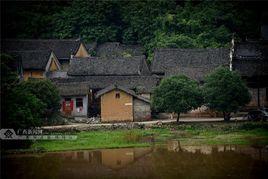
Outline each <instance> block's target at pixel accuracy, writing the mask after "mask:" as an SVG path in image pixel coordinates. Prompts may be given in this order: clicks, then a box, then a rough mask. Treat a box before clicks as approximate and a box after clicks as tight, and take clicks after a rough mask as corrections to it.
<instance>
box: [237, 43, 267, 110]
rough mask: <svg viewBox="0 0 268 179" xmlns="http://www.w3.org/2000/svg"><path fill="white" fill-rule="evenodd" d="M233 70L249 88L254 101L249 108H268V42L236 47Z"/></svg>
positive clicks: (243, 44) (244, 44)
mask: <svg viewBox="0 0 268 179" xmlns="http://www.w3.org/2000/svg"><path fill="white" fill-rule="evenodd" d="M232 70H235V71H237V72H238V73H239V74H240V75H241V77H242V78H243V79H244V80H245V82H246V84H247V86H248V87H249V90H250V93H251V96H252V99H251V102H250V103H249V104H248V105H247V107H248V108H257V107H267V106H268V41H259V40H258V41H245V42H240V43H236V44H235V45H234V54H233V58H232Z"/></svg>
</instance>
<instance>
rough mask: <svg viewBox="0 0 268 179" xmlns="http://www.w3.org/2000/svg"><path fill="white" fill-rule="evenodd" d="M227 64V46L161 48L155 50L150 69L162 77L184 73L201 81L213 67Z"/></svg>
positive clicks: (228, 61) (228, 57)
mask: <svg viewBox="0 0 268 179" xmlns="http://www.w3.org/2000/svg"><path fill="white" fill-rule="evenodd" d="M229 64H230V50H229V49H227V48H211V49H209V48H207V49H179V48H162V49H157V50H156V51H155V53H154V59H153V62H152V65H151V70H152V73H153V74H157V75H159V76H162V77H167V76H172V75H179V74H184V75H186V76H188V77H189V78H192V79H194V80H197V81H199V82H202V81H203V79H204V76H205V75H207V74H208V73H210V72H212V71H213V70H214V69H215V68H217V67H219V66H227V67H229Z"/></svg>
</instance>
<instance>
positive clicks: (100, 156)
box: [62, 148, 152, 169]
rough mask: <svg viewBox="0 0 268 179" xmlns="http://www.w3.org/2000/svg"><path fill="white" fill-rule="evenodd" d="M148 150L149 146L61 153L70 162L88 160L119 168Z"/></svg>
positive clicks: (149, 149)
mask: <svg viewBox="0 0 268 179" xmlns="http://www.w3.org/2000/svg"><path fill="white" fill-rule="evenodd" d="M150 152H152V149H151V148H136V149H135V148H122V149H104V150H100V151H77V152H66V153H63V154H62V155H63V157H64V159H65V160H72V162H75V161H76V162H88V163H90V164H94V165H97V164H99V165H102V166H105V167H108V168H111V169H121V168H124V167H126V166H127V165H128V164H131V163H133V162H135V161H136V160H138V159H139V158H141V157H143V156H145V155H146V154H148V153H150Z"/></svg>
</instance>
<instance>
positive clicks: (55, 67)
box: [49, 59, 59, 71]
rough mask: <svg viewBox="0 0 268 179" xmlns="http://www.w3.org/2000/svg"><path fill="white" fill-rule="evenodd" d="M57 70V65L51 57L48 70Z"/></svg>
mask: <svg viewBox="0 0 268 179" xmlns="http://www.w3.org/2000/svg"><path fill="white" fill-rule="evenodd" d="M57 70H59V68H58V66H57V65H56V62H55V60H54V59H52V62H51V64H50V67H49V71H57Z"/></svg>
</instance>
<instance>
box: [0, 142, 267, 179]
mask: <svg viewBox="0 0 268 179" xmlns="http://www.w3.org/2000/svg"><path fill="white" fill-rule="evenodd" d="M1 164H2V165H1V168H2V170H1V172H2V176H3V177H4V178H8V179H12V178H20V179H21V178H25V179H26V178H27V179H33V178H38V179H42V178H44V179H48V178H64V179H68V178H79V179H80V178H150V179H152V178H227V177H228V178H242V179H246V178H268V148H267V147H252V146H235V145H219V146H204V145H202V146H181V145H180V143H179V142H178V141H176V140H172V141H168V142H167V144H166V145H161V146H159V145H157V146H152V147H146V148H119V149H101V150H83V151H68V152H52V153H41V154H12V155H4V156H2V159H1Z"/></svg>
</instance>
